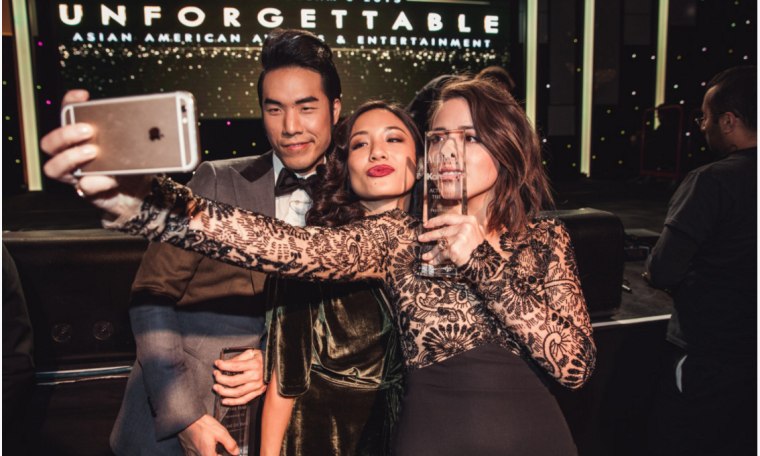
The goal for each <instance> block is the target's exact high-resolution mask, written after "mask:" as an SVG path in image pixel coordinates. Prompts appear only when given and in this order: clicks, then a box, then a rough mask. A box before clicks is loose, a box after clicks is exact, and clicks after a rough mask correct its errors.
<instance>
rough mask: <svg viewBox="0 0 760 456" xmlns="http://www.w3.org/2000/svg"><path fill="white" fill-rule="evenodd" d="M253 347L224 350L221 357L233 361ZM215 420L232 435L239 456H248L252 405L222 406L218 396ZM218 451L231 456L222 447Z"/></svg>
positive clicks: (232, 373)
mask: <svg viewBox="0 0 760 456" xmlns="http://www.w3.org/2000/svg"><path fill="white" fill-rule="evenodd" d="M252 348H253V347H231V348H223V349H222V352H221V353H220V355H219V358H220V359H225V360H226V359H231V358H234V357H235V356H237V355H239V354H241V353H243V352H244V351H246V350H250V349H252ZM239 373H240V372H223V374H225V375H237V374H239ZM214 418H216V420H217V421H219V422H220V423H222V426H224V427H225V428H227V431H229V433H230V435H231V436H232V438H233V439H235V442H237V444H238V448H240V454H239V456H248V437H249V435H250V432H251V429H250V427H251V404H250V403H248V404H245V405H233V406H227V405H224V404H222V398H221V397H219V396H218V395H217V396H216V398H215V399H214ZM216 451H217V453H218V454H220V455H225V456H226V455H229V453H227V451H226V450H225V449H224V447H223V446H222V445H217V448H216Z"/></svg>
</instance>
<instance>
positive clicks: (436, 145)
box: [418, 130, 467, 278]
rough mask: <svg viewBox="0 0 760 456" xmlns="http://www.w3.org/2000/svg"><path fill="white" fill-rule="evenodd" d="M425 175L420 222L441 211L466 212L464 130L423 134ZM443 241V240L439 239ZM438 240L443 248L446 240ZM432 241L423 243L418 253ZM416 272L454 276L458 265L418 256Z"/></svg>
mask: <svg viewBox="0 0 760 456" xmlns="http://www.w3.org/2000/svg"><path fill="white" fill-rule="evenodd" d="M424 170H425V175H424V178H423V179H424V182H423V183H424V198H423V203H422V221H423V222H425V223H427V221H428V220H430V219H431V218H433V217H437V216H439V215H443V214H462V215H466V214H467V170H466V169H465V130H433V131H429V132H427V133H425V166H424ZM442 241H443V242H442ZM442 241H439V242H438V244H439V247H440V248H441V249H445V247H446V242H445V238H444V240H442ZM434 248H435V244H426V245H423V246H422V248H421V249H420V254H423V253H426V252H429V251H431V250H433V249H434ZM418 273H419V275H422V276H427V277H442V278H456V277H457V275H458V274H457V267H456V265H455V264H454V263H452V262H451V261H450V260H442V261H441V260H438V259H434V260H433V261H431V262H425V261H422V259H420V267H419V269H418Z"/></svg>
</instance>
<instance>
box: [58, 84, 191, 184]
mask: <svg viewBox="0 0 760 456" xmlns="http://www.w3.org/2000/svg"><path fill="white" fill-rule="evenodd" d="M196 119H197V116H196V109H195V99H194V98H193V95H192V94H191V93H189V92H171V93H159V94H151V95H138V96H130V97H119V98H105V99H101V100H92V101H86V102H82V103H73V104H70V105H66V106H64V107H63V109H62V110H61V124H62V125H70V124H73V123H77V122H86V123H88V124H90V125H92V126H93V127H94V128H95V136H94V138H93V139H92V140H91V141H90V143H92V144H95V145H97V146H98V148H99V152H98V156H97V157H96V158H95V159H94V160H93V161H91V162H89V163H87V164H85V165H84V166H82V168H80V169H79V170H77V171H76V172H75V173H74V175H76V176H85V175H92V174H107V175H125V174H155V173H183V172H189V171H192V170H193V169H195V167H196V166H198V163H199V162H200V154H199V146H198V122H197V120H196Z"/></svg>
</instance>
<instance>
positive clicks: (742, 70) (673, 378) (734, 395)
mask: <svg viewBox="0 0 760 456" xmlns="http://www.w3.org/2000/svg"><path fill="white" fill-rule="evenodd" d="M702 113H703V117H701V118H700V119H698V121H699V122H700V129H701V130H702V132H703V133H704V135H705V138H706V140H707V144H708V146H709V147H710V148H711V149H712V150H713V151H714V152H717V153H719V154H721V155H725V156H724V158H722V159H721V160H719V161H716V162H714V163H711V164H708V165H705V166H703V167H701V168H698V169H696V170H694V171H692V172H690V173H689V174H688V175H687V176H686V178H685V179H684V180H683V182H682V183H681V185H680V186H679V188H678V190H676V192H675V194H674V195H673V198H672V199H671V201H670V203H669V207H668V213H667V216H666V219H665V227H664V229H663V232H662V234H661V236H660V238H659V240H658V242H657V245H655V247H654V249H653V251H652V255H651V256H650V258H649V260H648V263H647V273H648V275H649V280H650V282H651V284H652V285H653V286H655V287H658V288H665V289H668V290H670V291H671V292H672V295H673V300H674V305H675V310H674V312H673V315H672V316H671V320H670V322H669V324H668V330H667V337H666V338H667V340H668V342H670V344H672V350H673V354H672V356H671V358H670V361H671V362H670V363H668V365H667V369H666V372H664V373H663V381H662V384H661V385H660V388H659V390H658V394H657V397H656V400H655V404H654V410H653V415H652V421H651V423H650V424H651V429H652V431H651V432H650V444H651V445H650V446H651V447H652V454H663V455H664V454H667V455H680V454H683V455H742V454H755V449H756V435H757V434H756V430H757V428H756V402H757V389H756V388H757V385H756V383H757V345H756V344H757V326H756V324H757V288H756V287H757V69H756V67H735V68H731V69H728V70H725V71H723V72H721V73H719V74H718V75H716V76H715V77H714V78H713V79H712V80H711V81H710V83H709V84H708V85H707V92H706V93H705V96H704V100H703V102H702Z"/></svg>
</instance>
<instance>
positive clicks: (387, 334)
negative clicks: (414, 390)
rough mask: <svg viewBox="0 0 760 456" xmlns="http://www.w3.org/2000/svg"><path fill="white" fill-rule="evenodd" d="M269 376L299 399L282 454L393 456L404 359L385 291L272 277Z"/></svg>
mask: <svg viewBox="0 0 760 456" xmlns="http://www.w3.org/2000/svg"><path fill="white" fill-rule="evenodd" d="M267 288H268V290H269V293H270V298H271V299H270V303H272V305H273V307H272V308H271V309H270V311H269V312H268V313H267V324H268V336H267V349H266V356H265V363H266V364H265V365H266V369H265V379H266V381H267V382H268V381H269V379H270V378H271V372H272V369H274V368H277V369H278V370H277V378H278V386H279V391H280V394H282V395H283V396H288V397H295V398H296V399H295V402H294V406H293V407H294V408H293V415H292V417H291V420H290V423H289V425H288V429H287V431H286V434H285V438H284V442H283V447H282V452H281V454H283V455H387V454H390V448H391V443H392V439H393V436H394V431H395V425H396V422H397V419H398V416H399V412H400V402H401V398H402V395H403V359H402V356H401V351H400V347H399V340H398V333H397V331H396V329H395V326H394V324H393V319H392V311H391V306H390V304H389V302H388V300H387V298H386V297H385V295H384V293H383V290H382V288H381V287H380V286H378V285H375V284H371V283H367V282H358V283H351V284H328V283H322V284H319V283H307V282H299V281H293V280H283V279H275V278H272V279H270V280H269V283H268V287H267Z"/></svg>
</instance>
